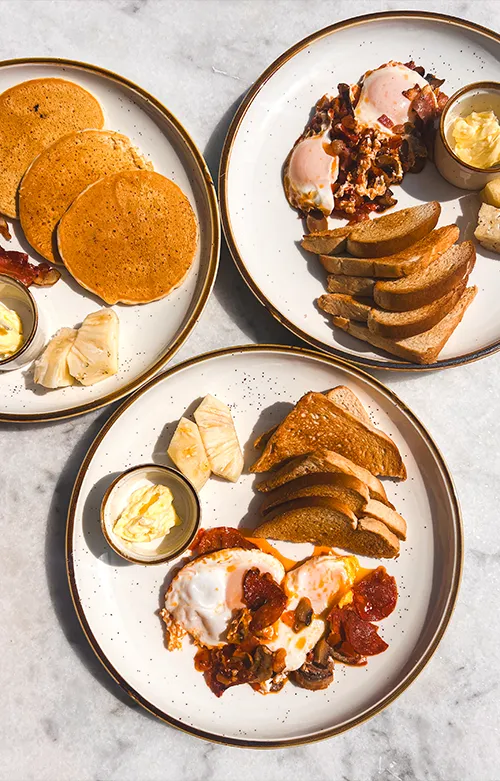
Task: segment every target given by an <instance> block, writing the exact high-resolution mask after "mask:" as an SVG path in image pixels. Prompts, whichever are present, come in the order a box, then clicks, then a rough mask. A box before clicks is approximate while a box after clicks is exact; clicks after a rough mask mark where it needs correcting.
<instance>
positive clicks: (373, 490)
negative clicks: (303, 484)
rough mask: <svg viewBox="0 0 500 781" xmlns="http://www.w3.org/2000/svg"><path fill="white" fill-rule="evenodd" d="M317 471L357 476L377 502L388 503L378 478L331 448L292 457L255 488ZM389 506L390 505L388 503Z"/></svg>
mask: <svg viewBox="0 0 500 781" xmlns="http://www.w3.org/2000/svg"><path fill="white" fill-rule="evenodd" d="M317 472H320V473H325V472H342V473H343V474H346V475H353V476H354V477H357V478H358V480H360V481H361V482H362V483H365V484H366V485H367V486H368V490H369V492H370V497H371V498H372V499H375V500H377V501H379V502H383V503H384V504H387V505H389V500H388V499H387V494H386V492H385V488H384V486H383V485H382V483H381V482H380V480H379V479H378V478H376V477H375V476H374V475H372V473H371V472H369V471H368V470H367V469H363V467H361V466H358V465H357V464H355V463H353V462H352V461H350V460H349V459H348V458H345V457H344V456H341V455H340V454H339V453H334V452H333V451H331V450H316V451H314V452H312V453H308V454H307V455H305V456H299V457H298V458H294V459H293V461H289V462H288V464H286V465H285V466H283V467H281V469H278V471H277V472H274V473H273V474H272V475H270V477H268V479H267V480H262V481H261V482H260V483H258V484H257V490H258V491H263V492H264V493H267V492H268V491H274V490H275V489H276V488H279V487H280V486H281V485H285V483H288V482H289V481H290V480H295V479H296V478H297V477H302V476H303V475H311V474H315V473H317ZM389 506H391V505H389Z"/></svg>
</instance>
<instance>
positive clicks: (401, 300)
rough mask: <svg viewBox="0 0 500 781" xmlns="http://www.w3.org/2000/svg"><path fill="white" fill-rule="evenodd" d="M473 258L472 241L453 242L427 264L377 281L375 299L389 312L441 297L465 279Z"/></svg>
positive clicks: (415, 307) (425, 303)
mask: <svg viewBox="0 0 500 781" xmlns="http://www.w3.org/2000/svg"><path fill="white" fill-rule="evenodd" d="M475 262H476V250H475V249H474V245H473V243H472V242H471V241H464V242H463V243H462V244H455V245H454V246H453V247H450V249H449V250H447V252H445V253H443V255H440V256H439V258H437V260H435V261H434V263H432V264H431V265H430V266H428V268H426V269H424V271H421V272H419V273H417V274H412V275H411V276H409V277H403V278H402V279H394V280H389V281H381V282H377V283H376V285H375V288H374V291H373V298H374V300H375V303H376V304H378V305H379V306H380V307H382V309H389V310H390V311H391V312H407V311H408V310H410V309H419V308H420V307H422V306H426V305H427V304H431V303H432V302H433V301H436V300H437V299H438V298H442V297H443V296H444V295H445V294H446V293H449V292H450V290H453V289H454V288H455V287H457V285H458V284H459V283H460V282H461V281H462V280H463V279H466V278H467V277H468V276H469V274H470V272H471V271H472V269H473V268H474V264H475Z"/></svg>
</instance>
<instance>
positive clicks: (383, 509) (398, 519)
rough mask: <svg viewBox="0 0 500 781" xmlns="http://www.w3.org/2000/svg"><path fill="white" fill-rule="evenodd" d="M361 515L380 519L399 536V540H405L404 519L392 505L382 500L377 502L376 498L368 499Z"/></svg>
mask: <svg viewBox="0 0 500 781" xmlns="http://www.w3.org/2000/svg"><path fill="white" fill-rule="evenodd" d="M363 515H364V516H366V517H368V518H375V520H377V521H381V522H382V523H384V524H385V525H386V526H387V528H388V529H389V530H390V531H391V532H393V533H394V534H395V535H396V537H399V539H400V540H406V521H405V519H404V518H403V516H402V515H400V514H399V513H397V512H396V510H394V509H393V508H392V507H388V506H387V505H386V504H383V502H377V500H376V499H370V501H369V502H368V503H367V504H366V505H365V506H364V508H363Z"/></svg>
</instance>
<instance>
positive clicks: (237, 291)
mask: <svg viewBox="0 0 500 781" xmlns="http://www.w3.org/2000/svg"><path fill="white" fill-rule="evenodd" d="M244 95H245V93H242V94H241V96H240V97H239V98H238V99H237V100H236V101H234V103H233V104H232V105H231V106H230V107H229V109H228V110H227V111H226V113H225V114H224V115H223V116H222V118H221V119H220V120H219V122H218V124H217V126H216V128H215V130H214V131H213V133H212V135H211V136H210V139H209V141H208V143H207V145H206V147H205V149H204V150H203V155H204V157H205V160H206V161H207V164H208V167H209V168H210V170H211V172H212V176H213V179H214V182H215V183H216V185H217V180H218V174H219V163H220V157H221V153H222V147H223V146H224V140H225V138H226V134H227V131H228V129H229V125H230V124H231V120H232V118H233V116H234V114H235V112H236V109H237V108H238V106H239V104H240V103H241V101H242V99H243V97H244ZM214 296H215V298H216V299H217V301H218V302H219V303H220V305H221V306H222V307H223V309H224V310H225V311H226V312H227V313H228V315H229V316H230V317H231V319H232V320H233V321H234V322H235V323H236V325H237V326H238V327H239V328H240V329H241V330H242V331H243V332H244V334H245V335H246V336H247V337H248V339H249V341H252V342H257V343H258V344H259V343H260V344H264V343H276V344H291V345H293V346H299V345H300V344H301V342H300V341H299V340H298V339H297V338H296V337H295V336H293V335H292V334H291V333H290V332H289V331H288V330H287V329H286V328H284V327H283V326H282V325H280V324H279V323H278V321H277V320H275V319H274V318H273V316H272V315H271V314H270V313H269V312H268V311H267V310H266V309H265V307H263V306H262V305H261V304H260V303H259V301H258V300H257V299H256V298H255V296H254V295H253V293H252V292H251V291H250V289H249V288H248V287H247V285H246V283H245V282H244V280H243V279H242V277H241V275H240V273H239V271H238V269H237V268H236V266H235V264H234V261H233V259H232V257H231V253H230V252H229V249H228V246H227V244H226V241H225V239H224V238H223V239H222V246H221V254H220V264H219V271H218V274H217V280H216V282H215V286H214ZM302 344H303V343H302Z"/></svg>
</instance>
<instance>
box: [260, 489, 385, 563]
mask: <svg viewBox="0 0 500 781" xmlns="http://www.w3.org/2000/svg"><path fill="white" fill-rule="evenodd" d="M270 516H271V517H268V518H267V519H266V520H265V521H264V523H263V524H261V525H260V526H259V527H258V528H257V529H256V530H255V531H254V532H253V533H252V536H253V537H259V538H266V539H272V540H287V541H289V542H310V543H312V544H313V545H328V546H329V547H338V548H344V549H345V550H348V551H352V552H353V553H356V554H358V555H360V556H373V557H376V558H393V557H394V556H397V555H398V553H399V539H398V538H397V537H396V535H395V534H393V532H391V531H390V530H389V529H388V528H387V526H385V524H384V523H382V522H381V521H377V520H375V519H374V518H361V519H360V520H358V521H357V525H356V528H353V522H352V513H351V512H350V510H349V508H347V507H345V506H343V505H342V504H341V503H340V502H338V501H337V500H335V499H332V498H329V497H324V496H317V497H313V498H302V499H293V500H291V501H289V502H286V503H285V504H283V505H280V506H279V507H277V508H275V510H274V511H273V512H272V513H270Z"/></svg>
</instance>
